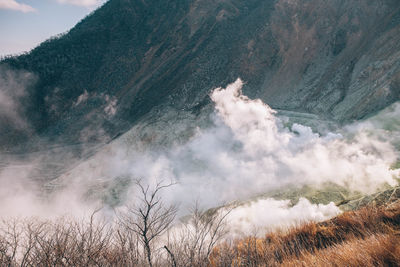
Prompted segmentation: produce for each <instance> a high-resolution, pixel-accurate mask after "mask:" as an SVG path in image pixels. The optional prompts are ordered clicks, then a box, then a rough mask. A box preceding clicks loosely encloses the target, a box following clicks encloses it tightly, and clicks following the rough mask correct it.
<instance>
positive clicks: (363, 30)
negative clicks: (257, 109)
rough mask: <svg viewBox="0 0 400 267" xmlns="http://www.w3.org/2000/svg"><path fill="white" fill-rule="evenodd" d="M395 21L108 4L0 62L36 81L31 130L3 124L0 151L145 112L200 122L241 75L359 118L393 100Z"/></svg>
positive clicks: (300, 11)
mask: <svg viewBox="0 0 400 267" xmlns="http://www.w3.org/2000/svg"><path fill="white" fill-rule="evenodd" d="M399 14H400V3H399V2H398V1H396V0H383V1H375V0H357V1H342V0H332V1H328V2H327V1H322V0H311V1H309V0H307V1H306V0H300V1H290V0H247V1H241V0H223V1H217V0H187V1H177V0H168V1H161V0H155V1H144V0H110V1H109V2H107V3H106V4H105V5H104V6H103V7H101V8H100V9H98V10H97V11H95V12H94V13H93V14H91V15H90V16H88V17H87V18H86V19H84V20H83V21H81V22H80V23H78V24H77V25H76V26H75V27H74V28H73V29H72V30H71V31H69V32H68V33H67V34H64V35H62V36H59V37H55V38H53V39H51V40H48V41H46V42H44V43H42V44H41V45H40V46H39V47H37V48H36V49H34V50H33V51H31V52H30V53H28V54H24V55H21V56H18V57H11V58H6V59H4V60H3V61H2V62H1V65H2V66H3V67H2V70H1V72H2V73H5V72H9V71H10V69H11V70H12V71H22V70H23V71H26V72H28V73H31V74H33V75H34V77H35V82H30V83H29V86H27V93H26V95H25V96H24V99H23V103H24V106H25V108H24V110H23V111H22V112H23V116H24V117H27V121H28V125H29V132H28V133H27V130H26V128H23V127H22V128H21V127H19V126H15V125H14V126H13V127H7V129H11V128H15V129H16V130H14V131H11V132H10V131H9V130H4V129H5V127H3V126H4V125H7V124H3V123H2V127H0V129H1V130H0V131H1V136H4V138H2V140H0V143H1V145H2V147H3V148H8V149H10V147H13V146H15V144H20V143H21V142H23V141H24V140H27V137H26V136H28V138H29V137H30V136H35V134H39V136H42V137H46V138H48V139H50V140H57V142H63V143H69V144H70V143H90V142H94V143H99V142H107V141H109V140H110V139H112V138H113V137H115V136H116V135H118V134H120V133H123V132H125V131H126V130H127V129H129V128H130V127H131V126H132V125H134V123H135V122H136V121H137V120H138V119H140V118H143V116H144V115H145V114H148V113H149V112H150V111H152V112H153V114H157V112H162V113H163V112H164V111H165V109H166V107H169V108H171V109H176V110H182V109H184V110H189V111H193V112H194V113H195V114H198V113H199V112H201V110H202V109H203V108H204V107H205V106H208V105H209V104H210V101H209V97H208V93H209V92H210V90H211V89H212V88H215V87H217V86H220V85H224V84H227V83H228V82H232V81H233V80H234V79H236V78H237V77H241V78H242V79H243V80H245V81H246V82H247V84H246V86H245V88H244V91H245V94H246V95H249V96H250V97H259V98H261V99H262V100H263V101H264V102H266V103H268V104H270V105H271V106H272V107H273V108H278V109H287V110H293V111H301V112H308V113H316V114H319V115H321V116H323V117H326V118H333V119H335V120H338V121H343V120H351V119H358V118H362V117H364V116H367V115H368V114H370V113H372V112H375V111H377V110H379V109H381V108H383V107H385V106H387V105H388V104H390V103H392V102H394V101H396V100H397V99H398V97H399V93H400V60H399V58H400V52H399V51H400V47H399V46H400V40H399V39H400V15H399ZM3 76H7V75H5V74H4V75H3ZM7 77H8V76H7ZM19 100H20V99H19ZM20 101H21V102H22V100H20ZM16 132H20V135H19V136H20V137H19V138H14V139H15V140H14V141H13V142H12V141H10V140H12V139H10V138H7V137H9V136H16ZM24 149H26V146H24Z"/></svg>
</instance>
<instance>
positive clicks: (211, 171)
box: [0, 79, 400, 233]
mask: <svg viewBox="0 0 400 267" xmlns="http://www.w3.org/2000/svg"><path fill="white" fill-rule="evenodd" d="M242 87H243V82H242V81H241V80H240V79H238V80H237V81H236V82H234V83H232V84H230V85H228V86H227V87H226V88H217V89H215V90H213V91H212V92H211V93H210V98H211V100H212V101H213V102H214V105H215V111H214V112H213V113H212V114H211V115H210V116H209V118H207V120H208V121H209V123H208V124H207V126H204V124H200V123H199V125H198V126H197V127H194V128H193V127H192V128H191V126H189V125H186V124H185V123H184V122H185V119H183V120H182V121H181V122H180V123H179V122H178V123H175V122H168V121H167V122H165V121H164V122H163V123H164V124H162V125H167V126H166V127H156V126H157V123H155V124H151V123H148V124H146V125H145V126H143V127H139V126H140V125H139V126H136V127H134V128H133V129H132V130H131V131H130V132H128V133H127V134H125V135H123V136H122V137H120V138H119V139H117V140H115V141H114V142H112V143H110V144H109V145H107V146H105V147H104V148H103V149H102V150H101V151H99V152H98V153H97V154H96V155H94V156H93V157H91V158H90V159H88V160H82V161H81V163H80V164H79V165H77V166H76V167H74V168H73V169H71V170H69V171H67V172H65V173H63V174H62V175H61V176H59V177H58V178H57V179H56V180H53V181H51V182H48V183H47V184H45V189H46V190H44V189H43V184H40V185H38V184H37V183H35V182H34V181H32V179H31V177H30V175H31V173H32V168H33V169H34V168H36V167H37V164H42V163H40V162H36V161H35V160H33V159H29V160H28V161H27V160H24V161H21V162H14V163H13V164H10V165H8V166H7V167H4V168H2V169H1V171H0V185H1V190H0V199H1V203H2V204H1V205H0V213H1V214H3V215H7V216H21V215H22V216H43V217H54V216H59V215H62V214H65V213H68V214H73V215H75V216H81V215H84V214H89V213H90V211H91V210H94V209H97V208H99V207H103V208H104V209H103V210H104V212H105V213H107V214H109V213H112V212H111V211H112V209H113V208H115V207H118V206H123V205H124V203H127V202H130V201H131V200H132V199H134V197H135V194H136V192H135V187H134V186H133V185H132V183H131V181H133V180H134V179H139V178H140V179H142V181H143V182H144V183H148V184H150V185H154V184H155V182H157V181H160V180H164V181H171V182H174V183H176V185H175V186H173V187H171V188H169V189H168V190H165V191H164V192H163V196H162V197H163V200H164V201H165V202H166V203H175V204H179V205H180V207H181V209H180V215H182V216H183V215H185V212H186V210H187V209H186V207H187V206H189V205H190V204H191V203H194V202H195V201H198V202H199V203H200V206H201V207H202V208H204V209H207V208H211V207H216V206H221V205H225V204H227V203H231V202H232V201H238V200H241V201H244V202H245V203H246V204H245V205H240V206H238V207H237V208H236V209H234V210H233V211H232V212H231V214H230V216H229V217H228V218H229V220H230V222H231V227H232V229H233V231H234V232H240V231H242V232H245V233H251V232H252V231H261V232H265V231H266V230H267V229H268V228H275V227H284V226H289V225H293V224H297V223H299V222H303V221H309V220H313V221H322V220H325V219H327V218H331V217H333V216H335V215H337V214H338V213H339V212H340V210H339V209H338V208H337V207H336V206H335V205H334V204H333V203H331V204H328V205H322V204H311V203H310V202H309V201H308V200H306V199H301V200H300V201H299V202H298V203H297V204H296V203H295V204H294V205H292V203H291V202H290V201H289V200H274V199H271V198H262V197H259V196H260V195H261V194H264V193H267V192H269V191H271V190H281V189H285V188H287V187H289V186H290V187H296V186H298V187H301V186H303V185H310V186H313V187H316V188H317V187H323V186H324V185H325V184H326V183H335V184H338V185H340V186H343V187H345V188H347V189H348V190H351V191H360V192H362V193H365V194H368V193H373V192H375V191H376V190H378V189H379V188H380V187H382V186H383V185H391V186H395V185H397V179H398V178H399V169H396V168H394V167H393V166H394V164H395V163H396V162H397V160H398V150H397V149H396V144H397V141H398V140H400V139H398V138H397V139H396V137H398V136H399V135H398V133H399V129H398V128H397V126H392V125H391V124H392V121H393V120H397V118H398V114H399V112H400V108H399V107H398V105H397V104H395V105H394V106H392V107H390V108H388V109H387V110H384V111H382V112H381V113H380V114H378V115H377V116H375V117H373V118H370V119H368V120H366V121H362V122H356V123H353V124H350V125H346V126H344V127H341V128H339V129H338V130H337V131H335V132H326V131H324V132H323V133H322V132H321V133H318V132H316V131H313V130H312V129H311V128H310V127H308V126H306V125H302V124H300V123H298V122H293V121H292V120H291V119H290V118H286V117H285V116H282V115H280V114H279V113H277V112H276V111H274V110H273V109H271V108H270V107H269V106H268V105H267V104H265V103H263V102H262V101H261V100H257V99H255V100H252V99H249V98H248V97H246V96H245V95H243V94H242V91H241V89H242ZM88 97H90V96H89V95H88V94H87V93H86V95H84V96H82V97H80V98H79V99H77V102H76V105H78V104H82V102H84V101H85V100H86V99H87V98H88ZM109 104H110V105H109V106H108V108H107V111H108V112H111V113H115V109H116V104H117V103H116V100H113V99H110V103H109ZM10 116H11V115H10ZM159 121H162V117H161V118H160V120H159ZM192 123H193V121H192ZM194 124H196V121H194ZM397 125H399V124H397ZM177 128H179V130H178V129H177ZM186 128H188V129H186ZM189 128H190V129H189ZM143 129H144V130H145V131H146V132H148V133H154V134H155V135H158V136H161V137H162V138H161V139H163V138H164V139H166V140H174V139H176V140H178V139H179V140H180V141H179V142H172V143H171V144H170V145H168V146H162V147H160V146H157V144H151V142H152V141H148V143H150V144H151V145H150V144H149V145H148V146H146V145H143V144H142V145H140V146H139V145H138V144H136V142H137V143H139V142H141V140H140V138H139V139H138V138H136V137H137V136H140V133H138V131H142V130H143ZM177 133H178V134H177ZM182 133H185V134H186V135H188V138H187V139H185V141H181V136H179V134H182ZM189 133H190V134H189ZM135 136H136V137H135ZM138 147H140V149H137V148H138ZM65 150H66V151H64V153H66V154H67V153H68V151H67V150H68V148H65ZM21 164H22V167H21V168H18V166H21ZM250 198H252V199H253V200H252V201H247V200H248V199H250ZM246 201H247V202H246Z"/></svg>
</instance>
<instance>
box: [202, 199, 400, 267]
mask: <svg viewBox="0 0 400 267" xmlns="http://www.w3.org/2000/svg"><path fill="white" fill-rule="evenodd" d="M399 230H400V205H399V204H397V205H392V206H391V207H390V208H385V207H365V208H362V209H360V210H358V211H353V212H346V213H344V214H342V215H340V216H338V217H336V218H334V219H332V220H329V221H326V222H323V223H318V224H316V223H308V224H305V225H302V226H300V227H296V228H292V229H289V230H288V231H286V232H275V233H270V234H268V235H266V236H265V238H256V237H248V238H245V239H241V240H236V241H233V242H231V243H224V244H221V245H219V246H218V247H217V248H216V249H215V250H214V252H213V254H212V256H211V259H210V260H211V265H212V266H398V265H399V263H400V248H398V247H399V246H400V235H399V233H400V232H399Z"/></svg>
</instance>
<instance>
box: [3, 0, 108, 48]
mask: <svg viewBox="0 0 400 267" xmlns="http://www.w3.org/2000/svg"><path fill="white" fill-rule="evenodd" d="M104 2H105V0H0V56H4V55H8V54H17V53H21V52H24V51H29V50H31V49H32V48H34V47H35V46H36V45H38V44H39V43H41V42H42V41H44V40H46V39H47V38H49V37H51V36H54V35H56V34H59V33H63V32H65V31H67V30H69V29H70V28H72V27H73V26H74V25H75V24H76V23H77V22H79V21H80V20H81V19H83V18H84V17H85V16H86V15H87V14H89V13H90V12H92V11H93V10H94V9H95V8H97V7H98V6H100V5H101V4H102V3H104Z"/></svg>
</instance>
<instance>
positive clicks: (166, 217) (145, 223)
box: [118, 180, 177, 267]
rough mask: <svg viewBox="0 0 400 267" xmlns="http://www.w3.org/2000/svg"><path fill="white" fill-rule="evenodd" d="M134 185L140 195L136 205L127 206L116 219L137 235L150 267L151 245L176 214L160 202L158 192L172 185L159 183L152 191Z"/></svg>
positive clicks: (151, 264)
mask: <svg viewBox="0 0 400 267" xmlns="http://www.w3.org/2000/svg"><path fill="white" fill-rule="evenodd" d="M136 185H137V186H138V188H139V195H140V197H139V198H138V199H139V201H138V203H134V204H133V205H130V206H128V207H127V209H126V211H125V212H120V213H119V216H118V217H119V218H120V220H121V222H122V223H123V224H124V225H125V226H126V227H127V229H128V230H129V231H132V232H133V233H135V234H137V236H138V237H139V240H140V241H141V243H142V245H143V249H144V252H145V256H146V259H147V263H148V265H149V266H150V267H152V266H153V260H152V254H153V250H152V245H153V243H154V241H155V240H156V239H157V238H158V237H160V236H161V235H162V234H163V233H164V232H165V231H166V230H167V229H168V228H169V227H170V226H171V224H172V222H173V221H174V219H175V216H176V213H177V207H176V206H175V205H169V206H166V205H165V204H164V203H163V202H162V201H161V198H160V196H159V195H160V191H161V190H163V189H166V188H168V187H171V186H172V185H174V184H173V183H168V184H164V183H163V182H162V181H161V182H158V183H157V184H156V185H155V187H154V189H150V186H149V185H146V186H144V185H143V183H142V182H141V181H140V180H138V181H136Z"/></svg>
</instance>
